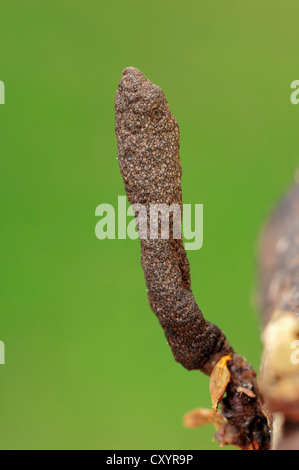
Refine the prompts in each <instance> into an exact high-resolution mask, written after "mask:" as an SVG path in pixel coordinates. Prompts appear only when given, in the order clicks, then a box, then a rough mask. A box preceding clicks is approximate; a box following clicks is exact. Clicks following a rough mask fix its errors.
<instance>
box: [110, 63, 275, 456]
mask: <svg viewBox="0 0 299 470" xmlns="http://www.w3.org/2000/svg"><path fill="white" fill-rule="evenodd" d="M115 111H116V128H115V130H116V136H117V143H118V161H119V165H120V170H121V173H122V177H123V181H124V184H125V190H126V193H127V195H128V199H129V202H130V204H132V205H134V204H142V205H143V206H145V208H146V212H147V216H148V217H147V220H148V221H149V220H150V217H149V216H150V209H151V207H152V205H153V204H164V205H166V206H167V207H170V206H171V205H175V206H176V207H177V206H178V207H179V208H180V211H181V212H182V190H181V175H182V169H181V164H180V157H179V138H180V135H179V127H178V124H177V121H176V119H175V118H174V116H173V115H172V114H171V111H170V109H169V105H168V102H167V100H166V98H165V95H164V93H163V91H162V90H161V88H159V87H158V86H157V85H155V84H153V83H152V82H151V81H150V80H148V79H147V78H145V77H144V75H143V74H142V73H141V72H140V71H139V70H138V69H136V68H134V67H128V68H126V69H125V70H124V71H123V75H122V78H121V81H120V83H119V85H118V90H117V92H116V97H115ZM136 214H137V213H136ZM156 217H157V220H158V222H159V223H158V225H157V226H158V234H157V238H156V239H152V237H151V236H150V225H149V222H148V230H147V233H146V234H145V236H143V238H141V237H140V244H141V264H142V267H143V271H144V275H145V281H146V285H147V291H148V299H149V303H150V306H151V308H152V310H153V312H154V313H155V315H156V316H157V318H158V320H159V322H160V324H161V326H162V328H163V330H164V333H165V336H166V338H167V341H168V343H169V345H170V347H171V349H172V352H173V355H174V357H175V359H176V361H178V362H180V363H181V364H182V365H183V366H184V367H185V368H186V369H188V370H192V369H199V370H201V371H202V372H204V373H205V374H207V375H211V373H212V371H213V369H214V367H215V365H216V364H217V362H218V361H219V360H220V359H221V357H223V356H225V355H230V356H231V357H232V360H231V361H230V363H229V364H228V368H229V371H230V375H231V380H230V383H229V384H228V387H227V389H226V397H225V398H224V399H223V400H222V414H223V416H224V417H226V418H227V422H226V424H225V425H224V427H223V428H221V429H220V430H219V431H218V433H217V434H218V436H217V437H218V438H219V439H220V442H221V443H222V444H235V445H238V446H240V447H241V448H244V449H247V448H256V447H257V448H259V449H267V448H268V447H269V429H268V424H267V419H266V417H265V415H264V413H263V411H262V402H261V398H260V395H259V392H258V388H257V384H256V379H255V372H254V371H253V369H252V367H251V366H250V365H249V364H248V363H247V361H246V360H245V359H244V358H242V357H240V356H238V355H237V354H235V353H234V351H233V349H232V348H231V346H230V345H229V343H228V341H227V339H226V337H225V335H224V333H223V332H222V331H221V330H220V329H219V328H218V327H217V326H216V325H214V324H212V323H210V322H208V321H207V320H205V318H204V317H203V314H202V312H201V310H200V309H199V307H198V306H197V304H196V302H195V299H194V296H193V294H192V291H191V282H190V274H189V262H188V259H187V256H186V252H185V249H184V246H183V243H182V240H181V239H177V238H176V237H174V222H173V221H174V217H170V227H169V237H168V239H167V238H164V237H163V233H162V232H163V231H162V230H161V213H160V212H158V214H156ZM151 221H152V219H151ZM137 222H138V219H137ZM238 387H243V388H244V387H246V388H248V389H250V390H251V391H252V392H253V393H254V395H255V398H249V397H248V396H247V395H246V394H240V393H238V392H237V389H238Z"/></svg>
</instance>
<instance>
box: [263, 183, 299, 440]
mask: <svg viewBox="0 0 299 470" xmlns="http://www.w3.org/2000/svg"><path fill="white" fill-rule="evenodd" d="M260 259H261V269H260V272H261V275H260V281H261V282H260V284H261V289H260V304H261V309H262V311H263V327H264V330H263V343H264V354H263V360H262V367H261V371H260V380H259V384H260V387H261V389H262V393H263V395H264V397H265V400H266V404H267V407H268V409H269V411H270V412H271V413H272V414H273V419H274V433H273V434H274V440H275V442H274V444H273V447H276V448H289V447H290V445H291V446H295V447H294V448H296V449H299V432H298V423H299V354H298V355H296V349H297V351H298V352H299V342H298V340H299V185H298V184H296V185H295V186H294V187H293V188H292V189H291V191H290V192H289V193H288V194H287V196H286V197H285V198H284V200H283V201H282V203H281V204H280V205H279V207H278V208H277V210H276V211H275V213H274V215H273V217H272V219H271V220H270V222H269V223H268V225H267V227H266V229H265V230H264V234H263V237H262V241H261V247H260Z"/></svg>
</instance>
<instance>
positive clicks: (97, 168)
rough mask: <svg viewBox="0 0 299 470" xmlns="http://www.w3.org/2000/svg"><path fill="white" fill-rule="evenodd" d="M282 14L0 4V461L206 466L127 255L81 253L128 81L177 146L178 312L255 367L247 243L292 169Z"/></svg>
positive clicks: (292, 11)
mask: <svg viewBox="0 0 299 470" xmlns="http://www.w3.org/2000/svg"><path fill="white" fill-rule="evenodd" d="M297 12H298V2H297V1H295V0H292V1H290V0H287V1H286V0H285V1H284V2H281V1H278V0H267V1H265V0H250V1H249V0H247V1H240V0H238V1H236V0H235V1H225V2H224V1H223V0H209V1H203V0H200V1H199V0H197V1H195V0H193V1H190V0H187V1H184V2H181V1H177V0H175V1H174V0H167V1H166V0H152V1H151V2H141V1H137V0H136V1H131V0H128V1H125V2H124V1H114V2H113V1H96V0H85V1H77V0H69V1H66V0H59V1H58V0H51V2H44V1H41V0H40V1H37V0H35V1H34V0H26V1H24V0H18V1H16V0H15V1H13V0H10V1H2V2H1V5H0V47H1V49H0V50H1V56H0V80H3V81H4V83H5V85H6V104H5V105H4V106H1V107H0V128H1V131H0V132H1V140H0V146H1V169H0V194H1V199H0V200H1V232H0V237H1V238H0V240H1V245H0V257H1V293H0V311H1V318H0V339H1V340H3V341H4V342H5V345H6V361H7V364H6V365H5V366H0V423H1V424H0V447H1V448H2V449H16V448H20V449H47V448H50V449H52V448H55V449H66V448H67V449H129V448H131V449H216V448H217V444H216V443H213V442H212V435H213V428H212V427H207V428H202V429H196V430H187V429H184V428H183V426H182V416H183V414H184V413H185V412H186V411H189V410H191V409H193V408H196V407H198V406H202V407H209V406H210V398H209V391H208V379H207V378H206V377H205V376H203V375H201V374H200V373H199V372H196V371H194V372H187V371H186V370H184V369H183V368H182V366H181V365H179V364H177V363H175V361H174V360H173V358H172V355H171V352H170V349H169V347H168V346H167V344H166V340H165V338H164V336H163V333H162V330H161V328H160V326H159V324H158V322H157V320H156V318H155V316H154V315H153V313H152V312H151V311H150V308H149V306H148V303H147V298H146V289H145V283H144V278H143V273H142V270H141V267H140V262H139V258H140V249H139V242H138V241H132V240H104V241H100V240H98V239H96V237H95V233H94V229H95V225H96V222H97V219H96V217H95V208H96V206H97V205H99V204H101V203H110V204H114V205H116V204H117V197H118V195H124V194H125V193H124V188H123V183H122V179H121V175H120V172H119V168H118V162H117V160H116V139H115V135H114V107H113V104H114V93H115V91H116V88H117V84H118V82H119V80H120V77H121V73H122V69H123V68H124V67H126V66H128V65H133V66H135V67H138V68H139V69H141V70H142V71H143V73H144V74H145V75H146V76H147V77H148V78H150V79H151V80H152V81H154V82H155V83H157V84H159V85H160V86H161V87H162V88H163V89H164V91H165V93H166V96H167V98H168V100H169V103H170V106H171V109H172V111H173V113H174V115H175V116H176V118H177V119H178V121H179V124H180V129H181V160H182V165H183V196H184V202H185V203H192V204H194V203H203V204H204V247H203V248H202V249H201V250H200V251H193V252H190V251H189V259H190V263H191V275H192V282H193V290H194V294H195V297H196V299H197V301H198V303H199V305H200V307H201V309H202V310H203V312H204V313H205V314H206V316H207V317H208V319H209V320H211V321H213V322H216V323H217V324H219V325H220V326H221V327H222V328H223V329H224V330H225V332H226V334H227V336H228V337H229V339H230V341H231V343H232V345H233V346H234V347H235V349H236V350H237V351H238V352H239V353H240V354H243V355H245V356H246V357H247V358H248V359H249V360H250V361H251V362H252V364H253V365H254V366H255V367H257V368H258V365H259V360H260V353H261V345H260V339H259V338H260V333H259V320H258V311H257V308H256V306H255V305H254V302H253V301H252V298H253V297H254V286H255V284H256V258H257V257H256V245H257V236H258V233H259V230H260V227H261V225H262V223H263V221H264V220H265V219H266V216H267V214H268V213H269V211H270V210H271V207H272V206H273V205H274V204H275V203H276V201H277V200H278V199H279V197H280V196H281V195H282V194H283V192H284V190H285V189H286V188H287V186H288V184H289V183H290V182H291V180H292V178H293V174H294V171H295V169H296V166H297V164H298V161H299V153H298V116H299V106H298V107H296V106H293V105H292V104H291V102H290V94H291V90H290V83H291V82H292V81H293V80H296V79H299V63H298V35H299V34H298V19H297V15H296V13H297Z"/></svg>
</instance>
